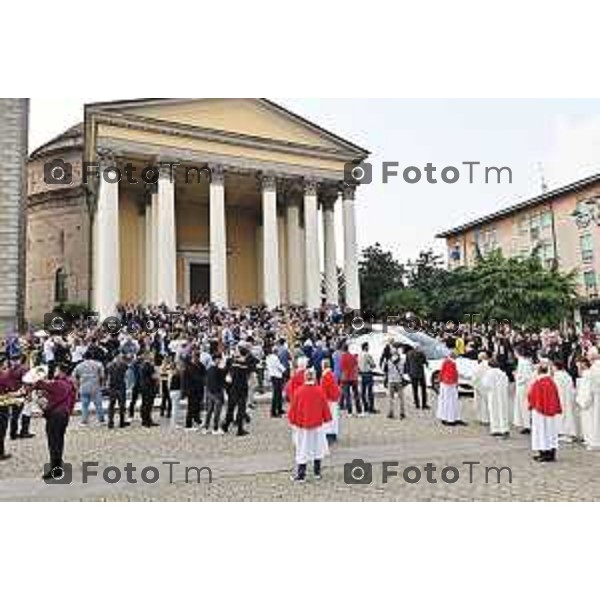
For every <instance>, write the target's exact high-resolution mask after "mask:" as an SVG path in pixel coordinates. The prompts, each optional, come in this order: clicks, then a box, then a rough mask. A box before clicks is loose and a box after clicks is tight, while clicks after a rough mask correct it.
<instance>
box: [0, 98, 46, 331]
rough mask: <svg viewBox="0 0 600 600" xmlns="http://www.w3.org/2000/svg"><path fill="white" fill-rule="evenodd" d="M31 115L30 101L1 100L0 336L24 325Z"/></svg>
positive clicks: (25, 99)
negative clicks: (29, 126) (28, 145)
mask: <svg viewBox="0 0 600 600" xmlns="http://www.w3.org/2000/svg"><path fill="white" fill-rule="evenodd" d="M28 115H29V99H28V98H0V257H1V260H0V280H1V281H2V284H1V285H0V335H1V334H2V333H4V332H5V331H7V332H8V331H14V330H16V329H17V328H18V327H19V326H20V325H22V322H23V313H24V308H25V284H26V282H25V247H26V239H25V218H26V213H27V183H26V179H27V166H26V165H27V137H28V135H27V132H28ZM52 299H54V297H52ZM29 304H34V305H37V302H32V301H31V300H30V302H29ZM46 308H53V306H49V307H46ZM29 316H31V315H29ZM37 316H39V317H40V318H41V317H42V315H36V317H37Z"/></svg>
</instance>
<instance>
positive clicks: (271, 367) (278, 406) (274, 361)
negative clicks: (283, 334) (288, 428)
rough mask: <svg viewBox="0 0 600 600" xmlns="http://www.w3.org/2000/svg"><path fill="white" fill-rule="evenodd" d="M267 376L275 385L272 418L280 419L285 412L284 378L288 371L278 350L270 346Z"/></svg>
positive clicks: (272, 384) (266, 365)
mask: <svg viewBox="0 0 600 600" xmlns="http://www.w3.org/2000/svg"><path fill="white" fill-rule="evenodd" d="M265 368H266V371H267V377H268V378H269V380H270V382H271V386H272V387H273V398H272V401H271V418H273V419H279V418H281V417H282V416H283V415H284V412H283V378H284V375H285V372H286V369H285V366H284V365H283V363H282V362H281V360H279V356H278V355H277V351H276V350H275V349H274V348H270V349H269V352H268V355H267V360H266V363H265Z"/></svg>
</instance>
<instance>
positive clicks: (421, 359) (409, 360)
mask: <svg viewBox="0 0 600 600" xmlns="http://www.w3.org/2000/svg"><path fill="white" fill-rule="evenodd" d="M426 366H427V358H426V356H425V354H424V353H423V351H422V350H421V349H420V348H419V347H418V346H417V347H416V348H413V349H412V350H410V351H409V353H408V354H407V356H406V370H407V372H408V376H409V377H410V382H411V384H412V389H413V398H414V401H415V407H416V408H417V409H420V408H422V409H423V410H429V406H428V405H427V382H426V380H425V367H426ZM419 390H421V401H420V400H419Z"/></svg>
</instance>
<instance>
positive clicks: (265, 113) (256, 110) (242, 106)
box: [127, 98, 335, 148]
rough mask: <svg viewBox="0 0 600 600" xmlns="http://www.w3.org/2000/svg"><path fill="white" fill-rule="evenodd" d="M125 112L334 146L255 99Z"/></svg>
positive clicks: (215, 100) (183, 103)
mask: <svg viewBox="0 0 600 600" xmlns="http://www.w3.org/2000/svg"><path fill="white" fill-rule="evenodd" d="M127 112H128V113H130V114H134V115H139V116H143V117H150V118H153V119H159V120H162V121H169V122H170V123H180V124H184V125H192V126H194V127H202V128H205V129H213V130H217V131H229V132H235V133H239V134H243V135H250V136H255V137H262V138H265V139H271V140H282V141H292V142H296V143H298V144H304V145H307V146H320V147H323V148H334V147H335V146H334V144H333V143H332V142H331V141H330V140H329V139H327V138H326V137H325V136H324V135H322V134H321V133H320V132H318V131H311V130H310V129H309V128H308V127H307V126H306V125H304V124H302V123H299V122H296V121H294V120H292V119H290V117H289V116H287V115H283V114H278V113H277V112H276V111H274V110H273V109H272V108H270V107H268V106H266V105H265V104H263V103H262V102H260V101H257V100H256V99H255V98H225V99H224V98H205V99H202V100H194V101H185V100H182V101H180V102H174V103H171V104H161V105H154V106H143V107H133V108H129V109H128V110H127Z"/></svg>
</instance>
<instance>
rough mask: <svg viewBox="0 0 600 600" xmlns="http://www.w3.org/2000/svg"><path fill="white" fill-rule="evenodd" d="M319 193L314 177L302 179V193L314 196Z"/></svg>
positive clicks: (317, 183)
mask: <svg viewBox="0 0 600 600" xmlns="http://www.w3.org/2000/svg"><path fill="white" fill-rule="evenodd" d="M318 193H319V182H318V181H316V180H315V179H305V180H304V195H305V196H316V195H317V194H318Z"/></svg>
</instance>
